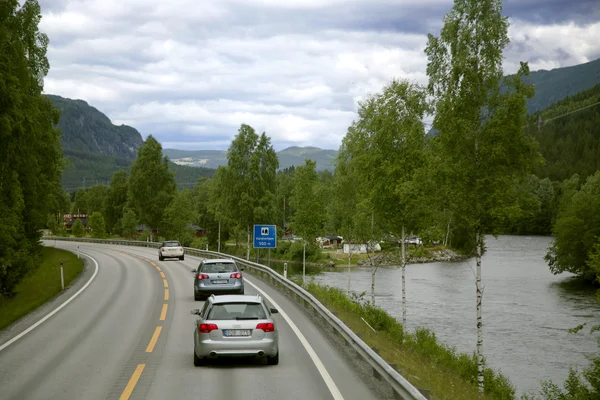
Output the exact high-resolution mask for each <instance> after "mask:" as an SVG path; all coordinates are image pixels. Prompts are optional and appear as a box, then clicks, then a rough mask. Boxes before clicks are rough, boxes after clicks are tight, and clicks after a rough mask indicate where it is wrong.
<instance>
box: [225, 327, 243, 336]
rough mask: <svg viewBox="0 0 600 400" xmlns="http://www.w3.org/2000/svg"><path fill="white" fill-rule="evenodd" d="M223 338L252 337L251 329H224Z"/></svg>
mask: <svg viewBox="0 0 600 400" xmlns="http://www.w3.org/2000/svg"><path fill="white" fill-rule="evenodd" d="M223 336H227V337H232V336H250V329H224V330H223Z"/></svg>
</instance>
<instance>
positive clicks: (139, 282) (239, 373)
mask: <svg viewBox="0 0 600 400" xmlns="http://www.w3.org/2000/svg"><path fill="white" fill-rule="evenodd" d="M47 244H48V245H52V246H56V247H60V248H66V249H69V250H72V251H76V249H77V245H79V247H80V250H81V252H82V253H85V254H87V255H89V256H90V257H92V258H93V259H94V260H96V261H97V262H98V265H99V268H98V271H97V274H96V275H95V276H94V279H93V280H92V281H91V283H90V284H89V286H88V287H86V288H85V289H84V290H82V291H81V292H80V293H79V294H78V295H77V297H76V298H75V299H73V300H72V301H71V302H70V303H69V304H67V305H66V306H65V307H64V308H62V309H61V310H60V311H58V312H57V313H56V314H55V315H52V316H51V317H50V318H48V319H47V320H46V321H44V322H43V323H41V324H40V325H39V326H37V327H36V328H35V329H33V330H31V331H30V332H28V333H27V334H25V335H24V336H22V337H21V338H19V339H18V340H16V341H15V342H14V343H12V344H10V345H8V346H6V347H5V348H3V349H2V345H3V344H5V343H7V342H8V341H9V340H10V339H11V338H13V337H15V336H16V335H18V334H19V331H23V330H25V329H26V328H27V326H26V325H32V324H33V323H35V322H36V321H37V320H40V319H41V318H43V317H44V316H45V315H48V313H49V312H51V309H50V307H52V309H55V308H56V307H57V306H58V305H59V304H54V303H60V302H62V301H64V300H65V299H60V298H59V299H56V300H55V301H54V302H53V303H52V304H50V305H48V306H47V307H44V308H42V309H40V310H39V311H37V312H34V313H33V314H32V315H30V316H28V317H27V318H25V319H24V321H22V322H21V323H20V324H16V325H15V327H14V328H13V329H11V332H10V333H9V334H7V333H6V332H4V333H3V334H2V335H1V336H0V349H1V350H0V387H1V388H2V389H1V393H2V394H1V396H0V397H2V398H3V399H50V398H57V399H58V398H60V399H77V400H79V399H128V398H129V399H157V400H158V399H160V400H163V399H168V398H171V399H184V398H198V397H200V398H210V399H223V400H229V399H237V398H243V399H245V400H246V399H247V400H250V399H257V400H258V399H265V400H270V399H273V400H275V399H277V400H279V399H286V400H293V399H319V400H320V399H335V400H342V399H344V400H353V399H361V400H367V399H377V398H378V396H377V394H376V393H374V392H373V391H371V390H370V389H369V387H368V386H367V384H366V383H365V381H363V379H362V378H361V376H360V375H359V374H358V372H356V371H355V370H354V369H352V367H350V366H349V364H348V363H347V361H346V359H345V358H344V356H343V355H342V354H340V353H339V352H338V351H337V350H336V348H335V347H333V346H332V345H331V343H330V342H329V341H328V339H327V338H326V337H325V335H324V334H323V332H321V329H322V328H321V327H318V326H316V325H315V324H314V323H313V322H312V321H311V320H310V319H309V318H308V317H307V316H306V314H305V313H304V312H303V310H302V309H301V308H299V307H298V306H297V305H296V304H295V303H293V302H292V301H291V300H290V299H288V298H287V297H285V296H284V295H282V294H281V293H279V292H277V290H275V289H273V288H271V287H270V286H268V285H266V284H264V283H263V282H261V281H259V280H258V279H253V278H252V277H247V285H246V293H248V294H255V293H257V292H258V291H261V292H262V293H264V294H265V295H266V296H267V302H268V303H270V302H271V301H272V302H274V303H275V304H276V306H277V307H278V308H280V310H282V311H283V313H281V314H279V315H276V316H275V317H276V318H277V319H278V322H279V329H280V357H281V358H280V363H279V365H277V366H266V365H263V364H262V363H260V362H245V361H243V360H242V361H239V360H235V361H223V362H216V363H214V364H209V365H208V366H205V367H199V368H198V367H194V365H193V362H192V351H193V337H192V329H193V322H194V318H195V317H194V316H192V315H190V313H189V311H190V310H191V309H194V308H200V307H201V305H202V302H196V301H194V299H193V292H192V273H191V269H193V268H194V267H196V266H197V264H198V262H199V258H196V257H192V256H186V259H185V261H175V260H173V261H170V260H169V261H158V258H157V255H156V250H155V249H145V248H140V247H131V246H117V245H102V244H93V243H85V244H84V243H73V242H56V243H55V242H54V241H50V242H47ZM88 261H89V262H88V263H87V267H86V271H85V272H84V276H83V277H82V279H81V280H80V282H78V284H79V286H80V287H82V286H83V285H84V284H85V283H86V281H87V280H89V279H90V278H91V277H92V275H93V270H94V268H95V266H94V262H93V261H91V260H88ZM76 289H77V288H73V289H72V290H71V291H72V293H75V290H76ZM70 295H71V294H69V293H65V294H64V297H66V298H68V297H67V296H70ZM269 299H270V300H269ZM284 315H286V316H287V317H288V318H289V320H291V321H292V325H293V326H292V325H290V324H289V323H288V322H287V321H286V318H285V317H284ZM310 353H312V357H311V354H310Z"/></svg>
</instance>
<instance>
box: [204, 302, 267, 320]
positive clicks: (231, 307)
mask: <svg viewBox="0 0 600 400" xmlns="http://www.w3.org/2000/svg"><path fill="white" fill-rule="evenodd" d="M266 318H267V315H266V314H265V310H264V308H263V307H262V305H261V304H259V303H239V302H238V303H220V304H215V305H213V307H212V308H211V309H210V311H209V312H208V316H207V318H206V319H209V320H229V319H238V320H241V319H266Z"/></svg>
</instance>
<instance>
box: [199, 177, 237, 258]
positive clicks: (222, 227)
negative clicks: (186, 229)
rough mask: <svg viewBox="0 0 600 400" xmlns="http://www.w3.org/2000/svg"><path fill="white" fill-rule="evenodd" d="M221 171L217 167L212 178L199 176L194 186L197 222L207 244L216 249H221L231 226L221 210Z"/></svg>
mask: <svg viewBox="0 0 600 400" xmlns="http://www.w3.org/2000/svg"><path fill="white" fill-rule="evenodd" d="M223 171H224V170H223V168H222V167H219V169H218V170H217V171H216V172H215V174H214V176H213V178H212V179H208V178H201V179H199V180H198V184H197V185H196V186H195V187H194V199H195V203H196V210H198V222H199V224H200V226H201V227H202V228H204V229H205V232H206V236H205V238H206V241H207V242H208V244H209V245H210V246H211V247H213V248H215V249H217V250H218V251H221V250H222V248H223V243H224V242H225V241H227V240H228V239H229V235H230V229H231V226H233V223H232V221H229V220H227V218H226V215H225V213H224V211H223V204H224V203H223V201H224V199H223V198H222V194H223V188H222V186H221V182H222V180H221V178H222V176H223V175H222V172H223ZM196 242H197V243H200V242H199V241H196ZM196 242H195V243H196Z"/></svg>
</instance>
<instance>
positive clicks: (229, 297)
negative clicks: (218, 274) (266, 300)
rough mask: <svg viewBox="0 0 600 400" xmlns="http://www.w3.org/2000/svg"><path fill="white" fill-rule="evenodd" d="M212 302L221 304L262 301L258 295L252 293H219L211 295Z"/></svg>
mask: <svg viewBox="0 0 600 400" xmlns="http://www.w3.org/2000/svg"><path fill="white" fill-rule="evenodd" d="M210 299H211V301H212V303H213V304H222V303H236V302H243V303H260V302H261V301H262V299H261V297H260V296H259V295H253V294H221V295H219V296H211V297H210Z"/></svg>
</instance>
